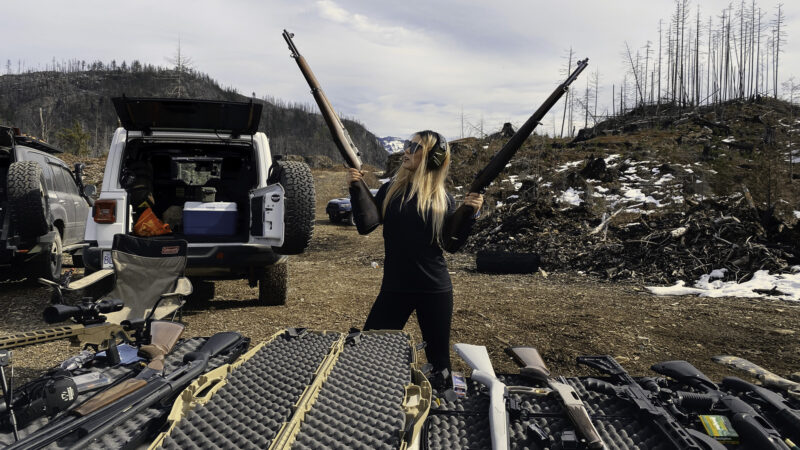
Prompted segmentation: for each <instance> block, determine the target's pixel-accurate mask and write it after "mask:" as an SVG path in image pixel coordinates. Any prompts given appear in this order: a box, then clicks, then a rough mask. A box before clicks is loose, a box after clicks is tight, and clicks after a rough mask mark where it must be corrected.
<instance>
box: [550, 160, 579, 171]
mask: <svg viewBox="0 0 800 450" xmlns="http://www.w3.org/2000/svg"><path fill="white" fill-rule="evenodd" d="M581 164H583V161H582V160H581V161H572V162H568V163H566V164H563V165H561V166H559V167H558V168H557V169H556V172H564V171H566V170H569V169H571V168H573V167H578V166H579V165H581Z"/></svg>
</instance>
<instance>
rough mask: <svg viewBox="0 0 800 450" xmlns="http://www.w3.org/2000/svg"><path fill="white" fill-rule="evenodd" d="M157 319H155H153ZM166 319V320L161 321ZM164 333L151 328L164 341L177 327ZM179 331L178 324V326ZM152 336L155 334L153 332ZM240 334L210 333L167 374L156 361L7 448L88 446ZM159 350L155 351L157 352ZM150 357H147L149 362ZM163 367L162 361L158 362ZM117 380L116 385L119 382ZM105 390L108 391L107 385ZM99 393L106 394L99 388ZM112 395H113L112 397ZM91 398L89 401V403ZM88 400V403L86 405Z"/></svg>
mask: <svg viewBox="0 0 800 450" xmlns="http://www.w3.org/2000/svg"><path fill="white" fill-rule="evenodd" d="M153 323H157V321H155V322H153ZM165 323H169V322H165ZM163 331H164V333H161V332H160V331H155V332H156V333H158V334H160V335H161V336H162V337H164V338H166V339H167V340H168V341H169V340H171V339H172V338H173V337H174V334H173V332H175V331H178V329H177V328H169V329H167V328H165V329H164V330H163ZM181 331H182V326H181ZM154 339H155V336H154ZM241 340H242V336H241V335H240V334H239V333H235V332H222V333H217V334H215V335H213V336H211V337H210V338H209V339H208V340H207V341H206V342H205V343H204V344H203V345H202V346H201V347H200V349H199V350H198V351H195V352H191V353H188V354H186V355H185V356H184V358H183V364H182V365H181V366H180V367H178V368H177V369H175V370H173V371H172V372H170V373H169V374H167V375H163V374H162V372H161V371H160V370H158V368H159V366H158V364H156V365H153V366H148V367H147V368H145V369H143V370H142V372H141V373H140V374H139V375H138V376H137V378H136V379H135V380H126V381H135V384H136V386H133V384H134V383H127V384H128V385H129V386H128V388H132V389H128V388H126V389H125V391H126V392H124V393H123V394H122V395H117V394H119V393H120V392H121V390H122V388H120V390H119V391H117V392H110V393H108V395H106V396H105V397H104V398H103V399H102V401H93V400H95V399H96V398H97V396H95V397H92V398H91V399H89V400H88V401H87V402H85V403H84V404H82V405H80V406H78V407H77V408H75V409H73V410H70V411H68V412H67V413H66V414H64V415H61V416H59V417H57V418H55V419H54V420H51V421H50V422H49V423H48V424H47V425H46V426H44V427H43V428H41V429H40V430H38V431H36V432H35V433H32V434H30V435H28V436H27V437H25V438H23V439H20V440H19V441H17V442H16V443H14V444H13V445H11V446H10V447H8V448H9V449H26V450H28V449H39V448H44V447H47V446H49V445H52V444H53V443H56V442H58V443H59V445H61V444H64V445H66V446H68V447H69V448H88V447H89V446H90V445H91V444H92V443H93V442H95V441H97V440H98V439H101V438H102V437H103V436H105V435H107V434H108V433H109V431H110V430H112V429H113V428H114V427H116V426H119V424H121V423H123V422H125V421H127V420H130V419H131V418H132V417H134V416H135V415H136V414H138V413H139V412H141V411H144V410H146V409H147V408H149V407H151V406H152V405H155V404H157V403H161V402H164V401H165V400H166V399H168V398H171V397H172V396H173V395H175V394H177V393H178V392H180V391H181V390H183V389H184V388H185V387H186V386H187V385H188V384H189V383H191V382H192V381H193V380H194V379H196V378H197V377H198V376H200V374H202V373H203V372H204V371H205V370H206V368H207V366H208V363H209V361H210V360H211V359H212V358H214V357H215V356H217V355H219V354H221V353H223V352H225V351H226V350H228V349H230V348H235V347H234V346H236V345H239V344H240V343H241ZM154 344H155V342H154ZM160 344H163V346H162V345H159V346H156V347H157V348H159V347H160V348H161V350H165V348H166V347H165V346H166V345H169V342H166V343H165V342H162V343H160ZM161 350H158V351H156V352H155V353H161ZM166 353H168V350H166V351H164V353H161V355H162V356H163V355H164V354H166ZM152 361H153V360H151V363H152ZM160 367H161V368H162V369H163V364H162V365H161V366H160ZM122 384H124V383H120V384H119V385H117V386H122ZM109 391H112V390H111V389H110V390H109ZM101 394H106V392H103V393H101ZM112 397H113V398H112ZM90 402H91V403H90ZM87 404H88V405H87Z"/></svg>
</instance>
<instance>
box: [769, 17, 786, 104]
mask: <svg viewBox="0 0 800 450" xmlns="http://www.w3.org/2000/svg"><path fill="white" fill-rule="evenodd" d="M784 20H785V17H784V16H783V3H778V12H777V13H776V14H775V22H774V26H775V35H774V38H773V40H774V42H775V54H774V56H773V57H772V61H773V65H774V69H773V70H772V77H773V79H774V81H773V83H772V88H773V96H774V97H775V98H778V67H779V66H778V60H779V57H778V56H779V55H780V53H781V42H784V39H783V37H784V36H785V35H786V31H785V30H781V27H782V26H783V24H784Z"/></svg>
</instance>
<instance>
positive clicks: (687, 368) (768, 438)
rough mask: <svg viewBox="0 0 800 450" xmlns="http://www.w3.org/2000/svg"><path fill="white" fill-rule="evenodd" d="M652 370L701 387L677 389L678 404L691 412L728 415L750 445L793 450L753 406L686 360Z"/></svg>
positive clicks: (690, 385) (745, 441)
mask: <svg viewBox="0 0 800 450" xmlns="http://www.w3.org/2000/svg"><path fill="white" fill-rule="evenodd" d="M650 368H651V369H652V370H653V371H655V372H657V373H660V374H661V375H665V376H667V377H669V378H672V379H673V380H675V381H677V382H679V383H682V384H684V385H686V386H689V387H691V388H693V389H696V390H699V391H701V392H702V393H694V392H676V393H675V396H676V397H677V400H676V404H677V405H678V406H681V407H683V408H685V409H687V410H690V411H692V412H700V413H703V414H708V413H711V414H725V415H727V416H728V418H729V419H730V421H731V424H732V425H733V428H734V429H735V430H736V432H737V433H738V434H739V436H740V437H741V438H742V443H743V444H745V445H747V446H748V448H758V449H763V450H770V449H772V450H790V447H789V446H788V445H786V444H785V443H784V441H783V439H782V438H781V435H780V433H779V432H778V431H777V430H776V429H775V428H774V427H773V426H772V424H770V423H769V421H767V420H766V418H764V416H762V415H761V414H760V413H759V412H758V411H756V410H755V409H754V408H753V407H752V406H750V405H748V404H747V403H746V402H745V401H744V400H742V399H740V398H739V397H737V396H735V395H731V394H728V393H725V392H722V391H720V389H719V387H718V386H717V385H716V384H715V383H714V382H713V381H711V380H710V379H708V377H706V376H705V375H704V374H703V373H702V372H700V370H698V369H697V368H696V367H694V366H693V365H691V364H690V363H689V362H687V361H665V362H660V363H657V364H654V365H653V366H652V367H650Z"/></svg>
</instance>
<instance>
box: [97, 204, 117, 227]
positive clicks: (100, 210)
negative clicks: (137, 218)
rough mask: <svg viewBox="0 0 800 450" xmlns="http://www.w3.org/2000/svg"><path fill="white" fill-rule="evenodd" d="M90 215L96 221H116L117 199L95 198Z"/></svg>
mask: <svg viewBox="0 0 800 450" xmlns="http://www.w3.org/2000/svg"><path fill="white" fill-rule="evenodd" d="M92 217H93V218H94V221H95V222H97V223H114V222H116V221H117V201H116V200H97V201H96V202H94V208H93V209H92Z"/></svg>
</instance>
